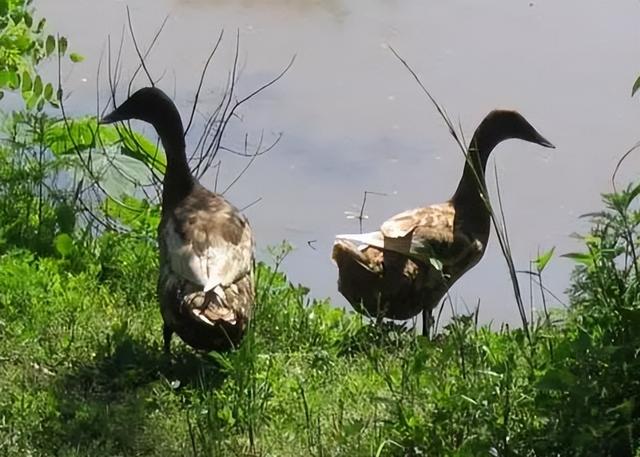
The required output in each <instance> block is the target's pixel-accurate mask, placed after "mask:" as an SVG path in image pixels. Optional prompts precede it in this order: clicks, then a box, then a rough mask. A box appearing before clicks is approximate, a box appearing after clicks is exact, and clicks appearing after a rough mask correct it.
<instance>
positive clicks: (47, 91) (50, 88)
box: [44, 83, 53, 100]
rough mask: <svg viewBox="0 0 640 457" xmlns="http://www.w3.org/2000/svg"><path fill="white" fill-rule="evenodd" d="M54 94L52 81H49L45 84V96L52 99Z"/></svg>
mask: <svg viewBox="0 0 640 457" xmlns="http://www.w3.org/2000/svg"><path fill="white" fill-rule="evenodd" d="M52 95H53V86H52V85H51V83H47V85H46V86H44V98H46V99H47V100H51V96H52Z"/></svg>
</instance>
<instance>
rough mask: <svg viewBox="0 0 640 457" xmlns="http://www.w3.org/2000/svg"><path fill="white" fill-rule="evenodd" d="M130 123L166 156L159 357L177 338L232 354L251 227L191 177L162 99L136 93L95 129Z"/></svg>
mask: <svg viewBox="0 0 640 457" xmlns="http://www.w3.org/2000/svg"><path fill="white" fill-rule="evenodd" d="M128 119H139V120H141V121H145V122H148V123H150V124H151V125H153V127H154V128H155V129H156V131H157V132H158V135H159V136H160V140H161V141H162V145H163V147H164V150H165V153H166V155H167V168H166V172H165V175H164V182H163V190H162V217H161V220H160V225H159V227H158V244H159V248H160V274H159V279H158V295H159V300H160V310H161V313H162V318H163V321H164V328H163V337H164V350H165V352H166V353H167V354H168V353H169V352H170V344H171V336H172V334H173V333H174V332H175V333H177V334H178V336H180V338H182V340H183V341H184V342H185V343H187V344H188V345H190V346H192V347H193V348H195V349H200V350H205V351H211V350H224V349H229V348H231V347H233V346H234V345H235V344H237V343H238V342H239V341H240V339H241V338H242V336H243V334H244V331H245V328H246V326H247V322H248V320H249V317H250V313H251V309H252V307H253V303H254V280H253V265H254V241H253V234H252V232H251V227H250V226H249V223H248V221H247V219H246V218H245V217H244V216H243V215H242V214H241V213H240V212H239V211H238V210H237V209H236V208H234V207H233V206H232V205H231V204H230V203H229V202H227V201H226V200H225V199H224V198H223V197H222V196H221V195H218V194H216V193H213V192H211V191H209V190H207V189H206V188H204V187H203V186H202V185H201V184H200V183H198V181H197V180H196V178H195V177H194V176H193V174H192V173H191V170H190V169H189V164H188V163H187V156H186V152H185V141H184V129H183V126H182V121H181V119H180V113H179V112H178V110H177V108H176V106H175V104H174V103H173V102H172V101H171V99H170V98H169V97H167V95H166V94H165V93H164V92H162V91H161V90H160V89H157V88H155V87H147V88H143V89H140V90H139V91H137V92H136V93H134V94H133V95H132V96H131V97H130V98H129V99H128V100H126V101H125V102H124V103H123V104H122V105H120V106H119V107H118V108H116V109H115V110H114V111H113V112H111V113H110V114H108V115H107V116H105V117H103V118H102V119H101V121H100V122H101V123H105V124H107V123H112V122H116V121H125V120H128Z"/></svg>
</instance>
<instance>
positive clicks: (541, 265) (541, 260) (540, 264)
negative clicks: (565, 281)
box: [533, 247, 556, 273]
mask: <svg viewBox="0 0 640 457" xmlns="http://www.w3.org/2000/svg"><path fill="white" fill-rule="evenodd" d="M555 250H556V248H555V247H552V248H551V249H549V250H548V251H547V252H543V253H542V254H541V255H539V256H538V258H537V259H535V260H534V261H533V263H534V264H535V265H536V269H537V270H538V273H542V270H544V269H545V267H546V266H547V264H548V263H549V260H551V257H553V251H555Z"/></svg>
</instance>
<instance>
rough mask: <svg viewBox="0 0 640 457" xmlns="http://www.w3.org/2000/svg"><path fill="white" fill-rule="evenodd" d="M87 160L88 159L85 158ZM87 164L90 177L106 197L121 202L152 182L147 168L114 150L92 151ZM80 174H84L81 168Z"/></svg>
mask: <svg viewBox="0 0 640 457" xmlns="http://www.w3.org/2000/svg"><path fill="white" fill-rule="evenodd" d="M87 159H88V157H87ZM85 163H89V166H90V170H91V175H90V176H86V177H85V179H91V178H92V177H93V178H94V179H95V180H96V181H97V182H98V183H99V184H100V186H101V187H102V189H104V191H105V192H106V193H107V194H108V196H110V197H112V198H114V199H118V200H121V199H123V198H124V197H126V196H133V195H135V192H136V190H137V189H138V188H139V187H140V186H141V185H147V184H150V183H151V182H152V179H153V177H152V174H151V171H150V170H149V168H148V167H147V166H146V165H145V164H144V163H143V162H141V161H139V160H137V159H134V158H132V157H129V156H126V155H124V154H120V153H119V151H117V150H116V149H114V148H106V149H105V150H104V151H103V152H102V151H101V152H96V151H93V152H92V153H91V161H90V162H89V161H88V160H85ZM79 171H80V173H86V172H85V171H83V169H82V167H81V169H80V170H79Z"/></svg>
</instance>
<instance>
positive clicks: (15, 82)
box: [9, 71, 20, 89]
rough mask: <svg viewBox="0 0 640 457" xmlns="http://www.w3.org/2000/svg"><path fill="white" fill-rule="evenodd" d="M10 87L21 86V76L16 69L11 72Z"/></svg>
mask: <svg viewBox="0 0 640 457" xmlns="http://www.w3.org/2000/svg"><path fill="white" fill-rule="evenodd" d="M9 87H10V88H11V89H17V88H18V87H20V76H19V75H18V73H17V72H15V71H12V72H10V73H9Z"/></svg>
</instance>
